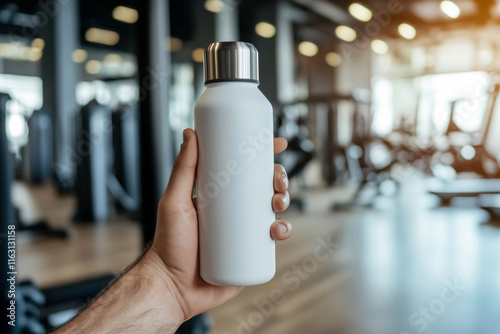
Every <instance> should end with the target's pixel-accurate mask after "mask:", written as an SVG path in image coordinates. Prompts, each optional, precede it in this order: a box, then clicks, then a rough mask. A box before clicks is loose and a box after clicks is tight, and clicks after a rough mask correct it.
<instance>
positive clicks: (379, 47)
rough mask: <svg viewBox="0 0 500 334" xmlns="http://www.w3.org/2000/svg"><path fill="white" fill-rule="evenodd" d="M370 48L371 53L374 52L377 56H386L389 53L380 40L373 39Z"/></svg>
mask: <svg viewBox="0 0 500 334" xmlns="http://www.w3.org/2000/svg"><path fill="white" fill-rule="evenodd" d="M371 47H372V50H373V52H375V53H376V54H379V55H383V54H386V53H387V51H389V45H388V44H387V43H386V42H384V41H383V40H380V39H374V40H373V41H372V42H371Z"/></svg>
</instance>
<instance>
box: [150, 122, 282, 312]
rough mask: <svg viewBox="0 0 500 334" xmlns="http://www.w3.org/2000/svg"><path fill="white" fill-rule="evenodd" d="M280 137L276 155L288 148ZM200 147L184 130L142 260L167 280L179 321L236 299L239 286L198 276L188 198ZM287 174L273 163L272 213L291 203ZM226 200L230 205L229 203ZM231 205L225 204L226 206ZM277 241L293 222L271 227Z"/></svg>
mask: <svg viewBox="0 0 500 334" xmlns="http://www.w3.org/2000/svg"><path fill="white" fill-rule="evenodd" d="M286 146H287V142H286V140H285V139H283V138H277V139H275V140H274V153H275V154H277V153H280V152H282V151H284V150H285V149H286ZM197 159H198V146H197V139H196V133H195V132H194V131H193V130H191V129H186V130H185V131H184V143H183V144H182V146H181V152H180V153H179V156H178V157H177V159H176V160H175V163H174V168H173V171H172V175H171V177H170V181H169V183H168V187H167V189H166V191H165V193H164V195H163V197H162V198H161V200H160V204H159V208H158V220H157V226H156V234H155V238H154V242H153V246H152V248H151V250H150V251H149V252H148V254H146V256H145V257H144V261H145V263H149V265H150V266H151V267H153V268H155V270H156V271H157V272H158V277H161V279H163V280H164V281H165V283H166V284H168V285H171V286H172V288H171V290H172V291H174V292H175V299H176V300H177V301H178V302H179V305H180V307H181V309H182V313H183V316H184V319H183V321H185V320H187V319H189V318H191V317H192V316H194V315H196V314H199V313H202V312H205V311H208V310H210V309H212V308H215V307H217V306H219V305H221V304H223V303H224V302H226V301H228V300H230V299H231V298H233V297H235V296H236V295H237V294H238V293H239V292H240V291H241V290H242V288H241V287H223V286H215V285H212V284H209V283H206V282H205V281H204V280H203V279H202V278H201V277H200V274H199V259H198V217H197V214H196V199H193V198H192V194H193V187H194V182H195V177H196V164H197ZM287 188H288V178H287V174H286V172H285V169H284V168H283V166H281V165H277V164H276V165H275V166H274V190H275V194H274V196H273V198H272V206H273V209H274V210H275V211H276V212H282V211H284V210H286V209H287V208H288V206H289V204H290V197H289V195H288V191H287ZM228 204H229V203H228ZM228 207H229V205H228ZM270 233H271V236H272V237H273V239H275V240H284V239H287V238H289V237H290V236H291V233H292V226H291V225H290V223H289V222H287V221H286V220H284V219H278V220H277V221H276V222H275V223H274V224H273V225H272V226H271V230H270Z"/></svg>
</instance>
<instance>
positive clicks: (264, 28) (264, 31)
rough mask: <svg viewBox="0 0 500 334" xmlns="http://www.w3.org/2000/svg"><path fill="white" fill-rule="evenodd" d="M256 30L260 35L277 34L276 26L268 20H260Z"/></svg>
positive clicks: (266, 36) (268, 36)
mask: <svg viewBox="0 0 500 334" xmlns="http://www.w3.org/2000/svg"><path fill="white" fill-rule="evenodd" d="M255 32H256V33H257V35H259V36H260V37H264V38H271V37H273V36H274V35H275V34H276V28H275V27H274V26H273V25H272V24H271V23H267V22H259V23H257V24H256V25H255Z"/></svg>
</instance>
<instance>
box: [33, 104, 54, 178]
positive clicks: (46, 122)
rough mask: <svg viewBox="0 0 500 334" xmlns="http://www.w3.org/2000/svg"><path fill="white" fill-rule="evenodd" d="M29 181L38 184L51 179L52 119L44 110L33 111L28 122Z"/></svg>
mask: <svg viewBox="0 0 500 334" xmlns="http://www.w3.org/2000/svg"><path fill="white" fill-rule="evenodd" d="M28 128H29V137H28V138H29V140H28V152H29V153H28V156H29V174H30V181H31V182H33V183H35V184H39V183H43V182H45V181H47V180H49V179H51V177H52V159H53V140H52V119H51V117H50V113H49V112H48V110H47V109H46V108H42V109H40V110H35V111H34V112H33V114H32V115H31V117H30V118H29V120H28Z"/></svg>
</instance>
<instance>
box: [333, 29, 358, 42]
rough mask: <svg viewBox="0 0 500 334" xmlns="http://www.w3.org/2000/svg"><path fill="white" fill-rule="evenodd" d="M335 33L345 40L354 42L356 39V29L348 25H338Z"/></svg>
mask: <svg viewBox="0 0 500 334" xmlns="http://www.w3.org/2000/svg"><path fill="white" fill-rule="evenodd" d="M335 35H337V37H338V38H340V39H341V40H343V41H346V42H352V41H354V40H355V39H356V36H357V34H356V30H354V29H352V28H350V27H348V26H338V27H337V28H335Z"/></svg>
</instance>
